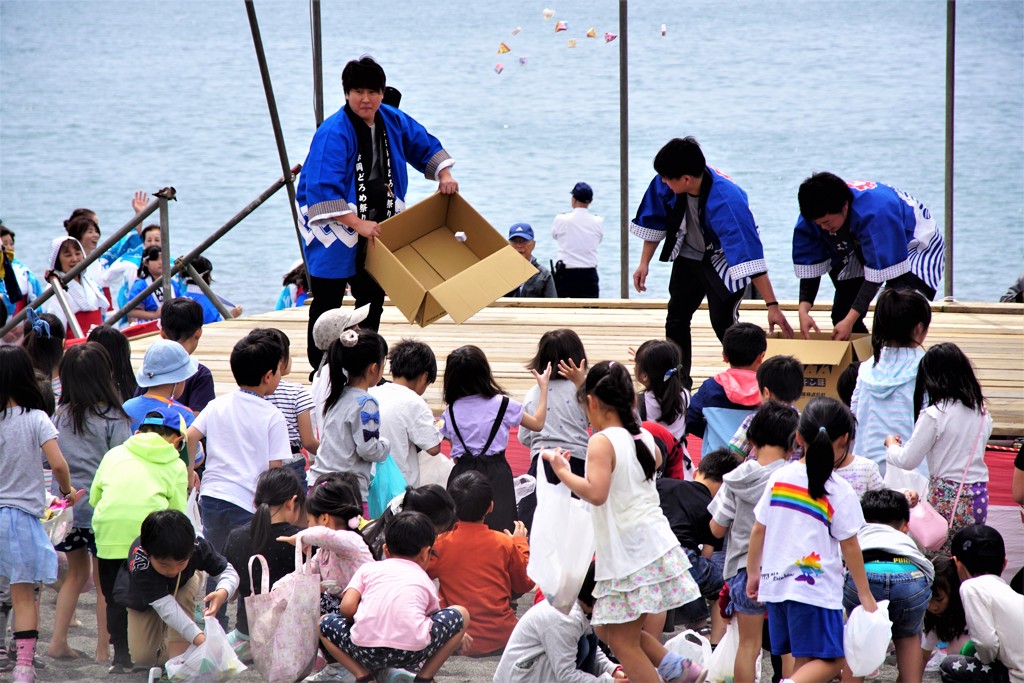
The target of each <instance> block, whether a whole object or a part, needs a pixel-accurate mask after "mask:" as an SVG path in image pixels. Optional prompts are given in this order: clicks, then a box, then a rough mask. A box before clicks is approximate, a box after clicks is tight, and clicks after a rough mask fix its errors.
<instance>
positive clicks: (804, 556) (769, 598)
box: [754, 462, 864, 609]
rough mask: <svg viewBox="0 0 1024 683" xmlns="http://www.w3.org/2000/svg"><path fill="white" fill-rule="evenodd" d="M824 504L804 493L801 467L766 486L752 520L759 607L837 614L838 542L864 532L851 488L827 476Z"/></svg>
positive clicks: (790, 469)
mask: <svg viewBox="0 0 1024 683" xmlns="http://www.w3.org/2000/svg"><path fill="white" fill-rule="evenodd" d="M825 491H826V495H825V497H824V498H820V499H817V500H815V499H813V498H811V496H810V494H808V492H807V467H806V466H805V465H804V464H803V463H802V462H794V463H790V464H788V465H786V466H785V467H783V468H782V469H780V470H779V471H778V472H776V473H775V474H774V476H772V478H771V479H769V480H768V485H767V486H766V487H765V490H764V494H762V496H761V500H760V501H758V503H757V505H756V506H755V507H754V517H755V518H756V519H757V521H758V522H760V523H761V524H764V525H765V527H766V529H765V537H764V553H763V554H762V557H761V585H760V592H759V593H758V600H759V601H760V602H784V601H786V600H794V601H796V602H802V603H804V604H807V605H817V606H820V607H824V608H826V609H842V608H843V573H844V572H843V560H842V556H841V554H840V550H839V541H845V540H846V539H848V538H850V537H851V536H856V535H857V532H858V531H859V530H860V528H861V527H862V526H864V515H863V513H862V512H861V508H860V501H859V500H858V498H857V494H856V493H855V492H854V490H853V488H852V487H851V486H850V485H849V484H848V483H847V482H846V481H845V480H844V479H842V478H840V477H836V476H833V477H832V478H831V479H829V480H828V482H826V484H825Z"/></svg>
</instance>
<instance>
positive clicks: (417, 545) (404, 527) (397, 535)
mask: <svg viewBox="0 0 1024 683" xmlns="http://www.w3.org/2000/svg"><path fill="white" fill-rule="evenodd" d="M436 540H437V532H436V531H434V524H433V523H432V522H431V521H430V518H429V517H427V516H426V515H425V514H423V513H422V512H406V511H404V510H403V511H402V512H399V513H398V514H397V515H395V516H394V517H393V518H392V519H391V521H390V522H388V525H387V528H385V529H384V543H385V544H387V547H388V555H389V556H390V557H415V556H416V555H418V554H419V553H420V551H421V550H423V549H424V548H429V547H431V546H432V545H434V541H436Z"/></svg>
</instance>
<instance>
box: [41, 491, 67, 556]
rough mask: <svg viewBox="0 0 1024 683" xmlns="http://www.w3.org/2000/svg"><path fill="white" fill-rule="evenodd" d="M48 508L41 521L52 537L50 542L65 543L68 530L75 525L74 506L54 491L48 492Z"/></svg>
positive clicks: (55, 543) (48, 534) (47, 533)
mask: <svg viewBox="0 0 1024 683" xmlns="http://www.w3.org/2000/svg"><path fill="white" fill-rule="evenodd" d="M46 498H47V501H46V510H44V511H43V516H42V517H40V518H39V521H40V522H42V523H43V529H44V530H45V531H46V535H47V536H49V537H50V543H52V544H54V545H57V544H58V543H63V542H64V539H65V538H67V536H68V532H70V531H71V528H72V527H73V526H74V525H75V512H74V508H73V507H72V506H71V505H69V504H68V502H67V501H66V500H64V499H63V498H58V497H57V496H55V495H53V494H52V493H47V494H46Z"/></svg>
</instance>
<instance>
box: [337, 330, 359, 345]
mask: <svg viewBox="0 0 1024 683" xmlns="http://www.w3.org/2000/svg"><path fill="white" fill-rule="evenodd" d="M340 339H341V345H342V346H344V347H345V348H349V349H350V348H352V347H353V346H355V345H356V344H357V343H359V333H358V332H356V331H355V330H345V331H344V332H342V333H341V337H340Z"/></svg>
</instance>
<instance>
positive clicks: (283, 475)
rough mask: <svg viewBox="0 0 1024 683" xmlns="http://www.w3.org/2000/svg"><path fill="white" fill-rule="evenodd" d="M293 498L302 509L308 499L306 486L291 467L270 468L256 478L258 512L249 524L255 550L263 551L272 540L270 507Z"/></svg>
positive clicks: (255, 503)
mask: <svg viewBox="0 0 1024 683" xmlns="http://www.w3.org/2000/svg"><path fill="white" fill-rule="evenodd" d="M292 498H294V499H295V502H296V504H297V505H299V506H300V509H301V506H302V505H303V503H304V502H305V500H306V487H305V486H304V485H303V482H302V480H301V479H300V478H299V475H298V473H297V472H296V471H295V470H293V469H291V468H290V467H275V468H273V469H269V470H267V471H266V472H264V473H263V474H261V475H260V477H259V479H257V480H256V495H255V496H254V497H253V504H254V505H255V506H256V513H255V514H254V515H253V516H252V523H251V524H250V525H249V539H250V540H249V542H250V547H251V548H252V549H253V551H255V552H262V551H263V550H264V549H265V548H266V547H267V543H269V542H270V540H271V539H270V518H271V514H270V508H271V507H277V506H279V505H284V504H285V503H287V502H288V501H289V500H291V499H292Z"/></svg>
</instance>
